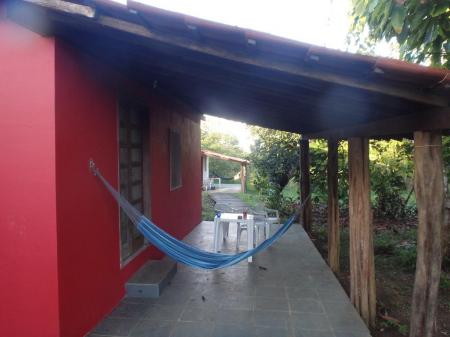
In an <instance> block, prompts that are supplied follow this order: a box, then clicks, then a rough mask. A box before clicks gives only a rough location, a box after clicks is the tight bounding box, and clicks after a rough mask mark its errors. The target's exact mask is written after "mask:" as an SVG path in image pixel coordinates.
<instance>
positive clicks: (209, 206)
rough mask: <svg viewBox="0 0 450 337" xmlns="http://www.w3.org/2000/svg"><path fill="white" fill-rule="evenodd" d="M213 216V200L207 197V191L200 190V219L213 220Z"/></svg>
mask: <svg viewBox="0 0 450 337" xmlns="http://www.w3.org/2000/svg"><path fill="white" fill-rule="evenodd" d="M214 216H215V213H214V202H213V200H212V199H211V198H210V197H209V195H208V192H202V220H203V221H213V220H214Z"/></svg>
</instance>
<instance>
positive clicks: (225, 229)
mask: <svg viewBox="0 0 450 337" xmlns="http://www.w3.org/2000/svg"><path fill="white" fill-rule="evenodd" d="M222 228H223V239H224V240H225V238H228V233H229V232H230V223H229V222H224V223H223V227H222Z"/></svg>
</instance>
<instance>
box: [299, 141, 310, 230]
mask: <svg viewBox="0 0 450 337" xmlns="http://www.w3.org/2000/svg"><path fill="white" fill-rule="evenodd" d="M310 193H311V183H310V176H309V140H308V139H304V138H302V139H301V140H300V196H301V202H302V204H303V203H304V202H305V200H306V198H308V196H309V195H310ZM311 208H312V203H311V197H310V198H309V199H308V200H307V201H306V203H305V205H304V207H303V210H302V214H301V217H302V223H303V227H304V228H305V231H306V232H308V233H310V232H311V222H312V209H311Z"/></svg>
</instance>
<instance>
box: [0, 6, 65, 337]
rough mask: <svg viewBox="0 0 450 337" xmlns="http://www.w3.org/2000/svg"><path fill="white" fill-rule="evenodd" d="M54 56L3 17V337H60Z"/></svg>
mask: <svg viewBox="0 0 450 337" xmlns="http://www.w3.org/2000/svg"><path fill="white" fill-rule="evenodd" d="M0 5H1V4H0ZM0 11H1V9H0ZM54 51H55V48H54V40H53V39H49V38H42V37H40V36H38V35H36V34H34V33H32V32H30V31H28V30H26V29H24V28H21V27H19V26H17V25H15V24H13V23H11V22H9V21H7V20H6V19H4V18H2V17H1V14H0V158H1V159H0V161H1V162H0V177H1V178H0V229H1V233H0V256H1V259H0V335H2V336H8V337H15V336H17V337H24V336H42V337H53V336H59V318H58V316H59V313H58V280H57V250H56V246H57V242H56V239H57V227H56V195H55V190H56V182H55V106H54V100H55V87H54V76H55V72H54V70H55V68H54V59H55V52H54Z"/></svg>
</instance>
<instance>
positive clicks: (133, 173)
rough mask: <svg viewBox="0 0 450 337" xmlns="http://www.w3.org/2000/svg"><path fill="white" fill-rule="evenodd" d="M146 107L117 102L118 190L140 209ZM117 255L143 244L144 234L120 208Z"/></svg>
mask: <svg viewBox="0 0 450 337" xmlns="http://www.w3.org/2000/svg"><path fill="white" fill-rule="evenodd" d="M147 124H148V123H147V111H146V109H145V107H143V106H140V105H136V104H132V103H130V102H129V101H125V100H124V101H120V102H119V174H120V175H119V184H120V193H121V194H122V195H123V196H124V197H125V198H126V199H127V200H128V201H129V202H130V203H131V204H132V205H133V206H134V207H136V208H137V209H138V210H139V211H140V212H142V213H147V212H146V211H147V210H148V207H149V200H148V197H149V193H146V186H148V185H149V184H148V179H149V177H148V173H149V169H148V167H147V165H146V162H147V160H148V156H147V153H148V151H147V150H148V148H147V146H146V142H145V141H144V139H146V138H147V137H148V135H147V132H146V131H147V127H146V126H147ZM120 243H121V245H120V248H121V249H120V255H121V261H122V263H123V262H124V261H126V260H127V259H129V258H130V257H132V256H133V254H135V253H136V252H137V251H139V250H140V249H141V248H142V247H143V246H144V243H145V241H144V237H143V236H142V234H141V233H140V232H139V231H138V230H137V229H136V227H135V226H134V224H133V223H132V222H131V221H130V219H129V218H128V217H127V215H126V214H125V212H123V211H122V210H120Z"/></svg>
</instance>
